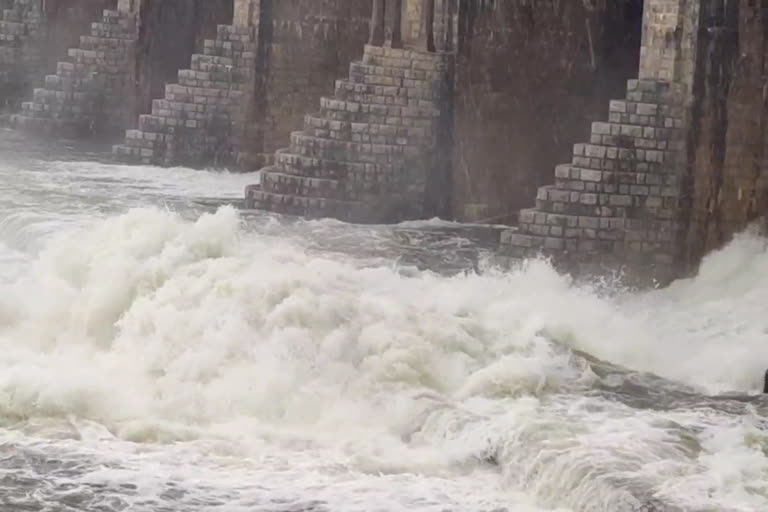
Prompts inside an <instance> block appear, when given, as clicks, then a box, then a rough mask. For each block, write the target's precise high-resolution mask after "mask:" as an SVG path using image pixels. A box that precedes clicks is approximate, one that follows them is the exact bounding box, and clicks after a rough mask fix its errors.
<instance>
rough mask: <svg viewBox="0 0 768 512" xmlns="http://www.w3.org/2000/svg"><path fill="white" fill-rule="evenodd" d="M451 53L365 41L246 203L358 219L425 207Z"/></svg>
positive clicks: (384, 218)
mask: <svg viewBox="0 0 768 512" xmlns="http://www.w3.org/2000/svg"><path fill="white" fill-rule="evenodd" d="M450 73H451V61H450V57H449V56H448V55H446V54H435V53H428V52H420V51H416V50H408V49H396V48H384V47H379V46H370V45H368V46H366V47H365V54H364V56H363V59H362V61H360V62H353V63H352V64H351V65H350V75H349V78H348V79H346V80H338V81H337V82H336V92H335V95H334V96H333V97H325V98H322V99H321V100H320V110H319V111H318V112H317V113H315V114H310V115H307V116H306V118H305V121H304V130H302V131H297V132H294V133H292V134H291V139H290V147H289V148H286V149H280V150H278V151H277V152H276V154H275V163H274V165H272V166H270V167H267V168H265V169H262V171H261V183H260V184H259V185H253V186H250V187H248V189H247V191H246V207H249V208H261V209H268V210H271V211H274V212H279V213H288V214H293V215H304V216H309V217H336V218H340V219H345V220H354V221H355V222H396V221H398V220H402V219H406V218H419V217H421V216H423V215H424V213H425V212H424V210H423V205H424V200H425V190H426V184H427V179H428V173H429V171H430V169H431V168H432V164H433V160H432V159H433V158H434V152H435V151H436V150H437V148H438V144H439V139H438V133H439V122H440V121H441V110H440V105H441V102H443V101H445V93H446V82H447V78H448V77H450Z"/></svg>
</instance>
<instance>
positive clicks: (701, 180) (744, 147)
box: [683, 0, 768, 270]
mask: <svg viewBox="0 0 768 512" xmlns="http://www.w3.org/2000/svg"><path fill="white" fill-rule="evenodd" d="M702 9H703V11H702V13H701V14H702V16H701V22H702V29H701V30H700V32H699V34H700V36H699V37H700V40H699V42H698V58H697V61H696V64H697V66H696V74H695V80H694V83H693V94H694V105H693V109H692V119H691V126H690V131H689V159H690V161H689V188H688V194H687V198H686V199H687V202H686V205H685V206H686V208H685V209H684V211H683V213H684V216H685V220H686V221H688V222H689V225H688V231H687V237H686V240H685V243H684V249H685V254H684V258H685V260H684V261H685V263H686V265H687V266H688V268H689V269H691V270H692V269H695V267H696V265H697V263H698V261H699V260H700V259H701V257H702V256H703V255H704V254H706V253H707V252H709V251H711V250H713V249H716V248H719V247H720V246H722V245H723V244H724V243H726V242H727V241H729V240H730V239H731V237H732V236H733V234H734V233H737V232H740V231H742V230H744V229H745V228H746V227H747V226H749V225H750V224H751V223H753V222H756V221H758V220H760V219H762V220H763V221H765V219H766V216H767V215H768V149H767V148H768V75H767V74H766V70H768V5H766V4H765V2H751V1H748V0H733V1H730V2H724V1H716V2H709V3H706V4H705V5H704V6H702Z"/></svg>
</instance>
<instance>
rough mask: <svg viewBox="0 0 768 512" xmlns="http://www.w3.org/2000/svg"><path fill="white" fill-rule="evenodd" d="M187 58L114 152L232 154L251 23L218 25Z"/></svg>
mask: <svg viewBox="0 0 768 512" xmlns="http://www.w3.org/2000/svg"><path fill="white" fill-rule="evenodd" d="M191 62H192V65H191V69H183V70H180V71H179V73H178V83H174V84H168V85H166V87H165V97H164V98H163V99H158V100H153V101H152V111H151V113H149V114H143V115H140V116H139V127H138V129H131V130H128V131H127V133H126V136H125V144H122V145H118V146H115V148H114V153H115V155H117V156H118V157H119V158H121V159H122V160H125V161H128V162H140V163H144V164H151V163H160V164H167V165H171V164H173V163H183V162H184V160H188V161H192V162H199V161H213V160H214V159H215V158H216V155H221V154H229V155H231V153H232V152H233V151H234V150H233V149H232V148H233V147H234V146H235V145H236V144H237V142H238V141H237V140H236V138H235V134H236V133H238V128H239V127H241V126H242V125H243V124H244V123H245V118H243V117H241V116H240V113H241V112H242V106H243V103H244V101H243V100H244V99H245V97H247V95H248V91H247V90H246V88H247V87H248V86H249V85H252V84H253V81H254V73H255V65H256V32H255V27H254V26H253V25H249V24H247V25H244V26H234V25H221V26H219V28H218V32H217V36H216V39H209V40H206V41H205V45H204V52H203V53H202V54H195V55H193V56H192V61H191Z"/></svg>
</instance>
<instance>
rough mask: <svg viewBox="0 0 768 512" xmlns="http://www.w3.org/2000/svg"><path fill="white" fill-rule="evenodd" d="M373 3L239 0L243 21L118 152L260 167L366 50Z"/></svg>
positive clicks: (183, 75)
mask: <svg viewBox="0 0 768 512" xmlns="http://www.w3.org/2000/svg"><path fill="white" fill-rule="evenodd" d="M370 9H371V6H370V0H364V1H360V0H323V1H317V0H273V1H270V2H259V1H254V0H238V2H237V3H236V4H235V10H234V22H235V25H232V26H224V25H222V26H220V27H219V31H218V34H217V36H216V38H215V39H212V40H207V41H206V42H205V48H204V51H203V54H201V55H194V56H193V57H192V65H191V69H182V70H181V71H179V73H178V80H177V84H174V85H169V86H167V87H166V90H165V93H164V97H163V99H158V100H155V101H153V102H152V110H151V112H150V113H149V114H147V115H142V116H140V118H139V125H138V130H129V131H128V133H127V135H126V143H125V144H123V145H120V146H117V147H116V148H115V152H116V153H117V154H118V156H120V157H121V158H122V159H124V160H126V161H130V162H142V163H154V164H160V165H175V164H182V165H190V166H195V167H199V166H204V165H210V164H214V165H227V166H239V167H242V168H246V169H252V168H256V166H257V165H258V163H259V162H263V161H265V160H267V161H268V160H270V159H271V154H270V155H265V154H264V152H265V150H266V151H270V152H271V151H274V150H275V149H276V148H279V147H281V146H284V145H286V143H287V141H288V140H289V138H290V133H291V131H292V130H295V129H296V128H299V127H301V125H302V122H303V117H304V114H306V112H307V111H310V110H312V109H314V108H316V105H317V102H318V101H319V99H320V97H321V95H322V94H324V93H329V92H331V91H332V90H333V82H334V79H335V78H336V76H338V74H339V70H340V69H342V68H343V67H345V66H347V65H348V64H349V62H350V61H351V60H352V59H353V58H354V57H355V56H356V55H358V54H359V53H360V51H361V48H362V47H363V44H364V42H365V40H366V38H367V35H368V16H369V15H370ZM232 52H235V53H234V54H232ZM233 55H234V57H233Z"/></svg>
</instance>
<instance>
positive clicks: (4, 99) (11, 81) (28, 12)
mask: <svg viewBox="0 0 768 512" xmlns="http://www.w3.org/2000/svg"><path fill="white" fill-rule="evenodd" d="M0 7H2V10H1V11H0V110H6V109H8V108H10V107H11V106H12V105H13V104H15V103H16V102H17V101H18V98H20V97H21V95H22V94H23V92H24V91H25V90H26V89H27V88H28V85H29V84H30V77H31V76H32V70H34V69H36V68H39V67H41V66H42V55H43V54H42V43H43V42H44V40H45V18H44V15H43V14H44V13H43V10H42V8H41V7H42V4H41V3H40V2H39V0H6V1H5V2H4V3H3V4H0Z"/></svg>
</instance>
